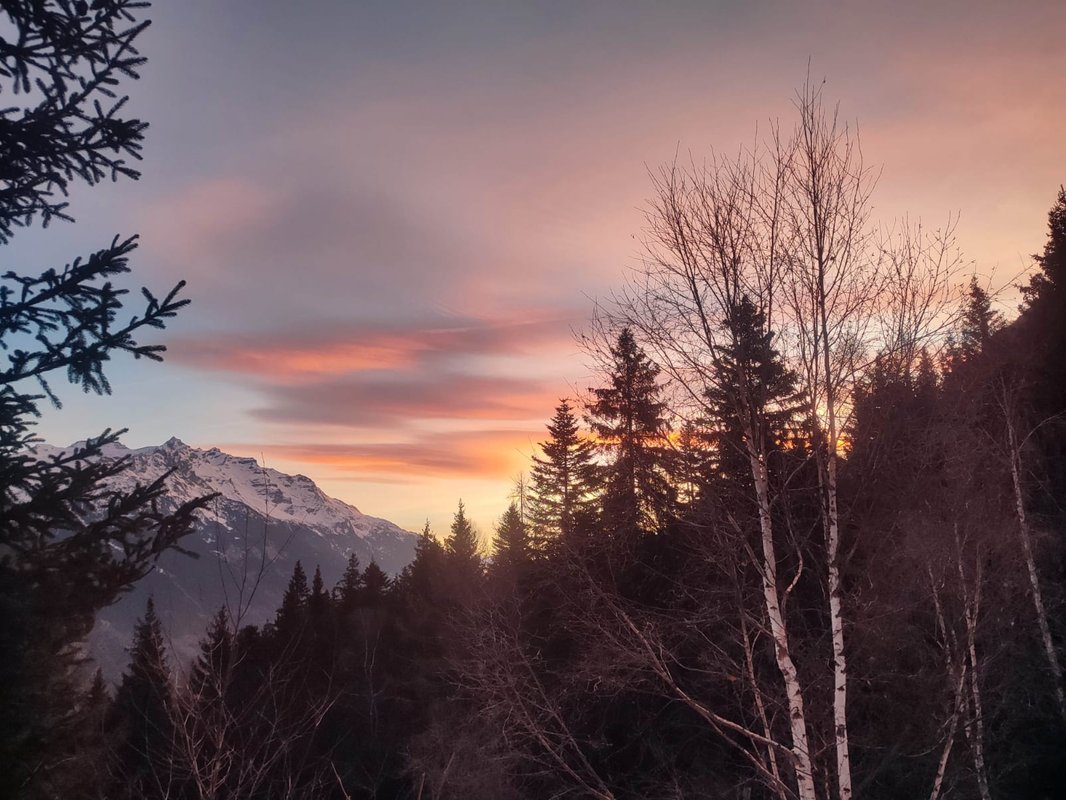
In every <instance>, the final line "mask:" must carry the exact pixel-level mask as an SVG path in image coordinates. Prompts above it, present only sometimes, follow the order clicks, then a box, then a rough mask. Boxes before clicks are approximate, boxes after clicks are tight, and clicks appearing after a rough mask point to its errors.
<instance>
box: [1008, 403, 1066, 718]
mask: <svg viewBox="0 0 1066 800" xmlns="http://www.w3.org/2000/svg"><path fill="white" fill-rule="evenodd" d="M1004 416H1005V417H1006V420H1007V436H1008V439H1009V443H1010V475H1011V483H1012V484H1013V488H1014V510H1015V514H1016V515H1017V517H1018V535H1019V537H1020V538H1021V540H1022V555H1023V556H1024V557H1025V568H1026V570H1027V571H1028V573H1029V588H1030V590H1031V591H1032V594H1033V606H1034V607H1035V609H1036V622H1037V625H1038V626H1039V627H1040V638H1041V639H1043V642H1044V653H1045V654H1046V655H1047V660H1048V665H1049V666H1050V667H1051V675H1052V680H1054V681H1055V699H1056V700H1057V701H1058V705H1059V714H1061V715H1062V718H1063V719H1064V720H1066V694H1064V693H1063V688H1062V665H1061V664H1060V663H1059V655H1058V653H1057V652H1056V651H1055V643H1054V642H1053V641H1052V639H1051V627H1050V626H1049V625H1048V619H1047V611H1046V610H1045V608H1044V596H1043V593H1042V592H1041V591H1040V576H1039V575H1038V574H1037V571H1036V559H1035V558H1034V557H1033V537H1032V531H1031V530H1030V528H1029V518H1028V517H1027V516H1026V514H1025V500H1024V497H1023V495H1022V476H1021V472H1022V470H1021V452H1020V450H1021V448H1020V447H1019V445H1018V440H1017V436H1016V434H1015V432H1014V423H1013V422H1011V420H1010V417H1009V416H1008V415H1007V410H1006V408H1004Z"/></svg>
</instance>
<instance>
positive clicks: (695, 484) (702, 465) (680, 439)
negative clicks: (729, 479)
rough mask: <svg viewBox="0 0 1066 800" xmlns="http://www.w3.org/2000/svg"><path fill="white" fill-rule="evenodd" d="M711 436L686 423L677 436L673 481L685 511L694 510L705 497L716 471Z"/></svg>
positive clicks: (703, 430) (672, 465)
mask: <svg viewBox="0 0 1066 800" xmlns="http://www.w3.org/2000/svg"><path fill="white" fill-rule="evenodd" d="M714 466H715V465H714V453H713V451H712V436H711V433H710V432H709V431H707V430H705V429H704V427H703V426H702V425H697V424H696V423H695V422H693V421H692V420H686V421H685V423H684V425H682V426H681V430H680V431H678V435H677V451H676V453H674V456H673V458H672V459H671V460H670V472H671V478H672V480H673V483H674V488H675V491H676V492H677V502H678V505H679V506H680V507H681V508H682V509H692V508H694V507H695V506H696V505H697V504H698V503H699V501H700V499H701V498H703V497H704V494H705V492H706V490H707V487H708V485H709V484H710V483H711V478H712V475H713V472H714Z"/></svg>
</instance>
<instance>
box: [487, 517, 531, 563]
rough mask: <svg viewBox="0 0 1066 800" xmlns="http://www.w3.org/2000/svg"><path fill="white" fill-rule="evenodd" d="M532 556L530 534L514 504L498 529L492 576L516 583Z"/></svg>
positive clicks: (494, 545) (494, 547) (501, 520)
mask: <svg viewBox="0 0 1066 800" xmlns="http://www.w3.org/2000/svg"><path fill="white" fill-rule="evenodd" d="M531 556H532V550H531V548H530V546H529V532H528V531H527V530H526V525H525V523H524V522H523V521H522V515H521V514H520V513H519V511H518V505H517V504H516V503H513V502H512V503H511V504H510V505H509V506H508V507H507V511H506V512H504V515H503V517H502V518H501V519H500V524H499V525H498V526H497V527H496V539H495V541H494V542H493V558H492V574H493V575H494V576H495V577H498V578H503V579H504V580H506V581H508V582H514V581H516V580H518V579H519V577H520V576H521V575H522V574H523V572H524V571H525V570H526V568H527V567H528V566H529V562H530V558H531Z"/></svg>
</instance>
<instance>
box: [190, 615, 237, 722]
mask: <svg viewBox="0 0 1066 800" xmlns="http://www.w3.org/2000/svg"><path fill="white" fill-rule="evenodd" d="M233 655H234V641H233V632H232V631H231V630H230V622H229V613H228V612H227V611H226V609H225V608H220V609H219V610H218V611H217V612H216V613H215V616H214V617H212V618H211V623H210V624H209V625H208V627H207V635H206V636H205V637H204V639H203V641H201V642H200V653H199V655H198V656H197V657H196V660H195V661H194V662H193V665H192V669H191V670H190V673H189V690H190V691H191V692H192V694H193V696H194V697H196V698H198V699H200V701H202V702H205V703H214V702H217V701H218V700H221V699H222V698H223V696H224V695H225V688H226V686H227V685H228V682H229V678H230V674H229V673H230V669H231V668H232V665H233Z"/></svg>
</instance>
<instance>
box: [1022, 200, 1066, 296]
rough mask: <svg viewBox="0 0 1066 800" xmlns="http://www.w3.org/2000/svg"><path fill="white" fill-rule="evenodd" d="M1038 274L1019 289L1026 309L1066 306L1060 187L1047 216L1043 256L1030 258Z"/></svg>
mask: <svg viewBox="0 0 1066 800" xmlns="http://www.w3.org/2000/svg"><path fill="white" fill-rule="evenodd" d="M1033 259H1034V260H1035V261H1036V263H1037V266H1039V267H1040V271H1039V272H1037V273H1036V274H1035V275H1033V276H1032V277H1031V278H1030V279H1029V285H1028V286H1026V287H1024V288H1023V289H1022V292H1023V294H1024V297H1025V301H1026V305H1027V306H1028V307H1029V308H1034V307H1039V306H1041V305H1058V306H1059V307H1061V306H1062V305H1063V303H1064V302H1066V188H1063V187H1060V188H1059V193H1058V196H1057V197H1056V198H1055V203H1054V205H1052V207H1051V211H1049V212H1048V238H1047V243H1046V244H1045V245H1044V252H1043V253H1041V254H1039V255H1035V256H1033Z"/></svg>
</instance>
